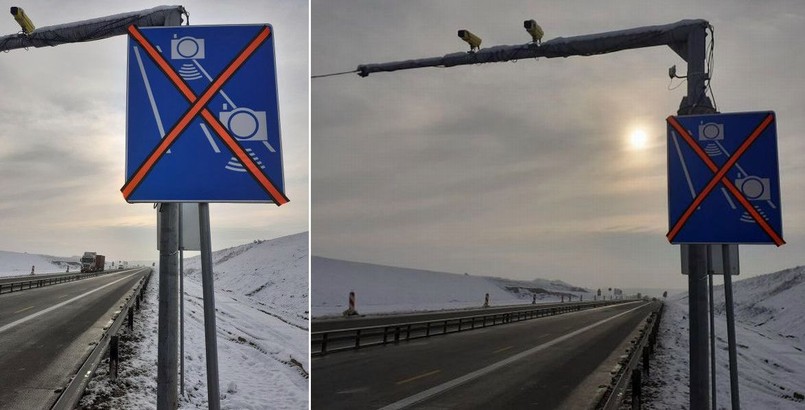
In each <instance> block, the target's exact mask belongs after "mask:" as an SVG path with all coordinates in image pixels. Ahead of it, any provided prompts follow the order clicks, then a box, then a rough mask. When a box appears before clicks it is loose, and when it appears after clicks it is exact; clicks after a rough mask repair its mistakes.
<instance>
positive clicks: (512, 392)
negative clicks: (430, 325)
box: [311, 302, 656, 409]
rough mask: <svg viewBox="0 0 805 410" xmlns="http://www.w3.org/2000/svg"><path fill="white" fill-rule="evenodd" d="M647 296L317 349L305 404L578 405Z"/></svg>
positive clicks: (588, 397) (636, 320) (641, 313)
mask: <svg viewBox="0 0 805 410" xmlns="http://www.w3.org/2000/svg"><path fill="white" fill-rule="evenodd" d="M655 307H656V306H655V305H654V304H652V303H645V302H634V303H624V304H619V305H612V306H607V307H603V308H596V309H590V310H584V311H580V312H575V313H568V314H565V315H560V316H552V317H545V318H541V319H535V320H529V321H523V322H518V323H514V324H510V325H507V326H497V327H490V328H486V329H481V330H476V331H473V332H466V333H457V334H453V335H449V336H446V337H434V338H428V339H420V340H417V341H413V342H409V343H401V344H399V345H396V346H393V345H390V346H384V347H374V348H367V349H362V350H357V351H352V352H345V353H339V354H334V355H327V356H322V357H317V358H314V359H313V360H312V363H311V366H312V369H311V395H312V397H311V399H312V400H311V405H312V408H314V409H377V408H387V409H394V408H406V407H410V406H415V407H416V408H434V409H436V408H438V409H442V408H461V409H465V408H468V409H472V408H478V409H480V408H506V409H517V408H539V409H554V408H565V409H575V408H585V407H586V406H588V405H589V403H590V402H591V401H592V400H593V397H594V396H595V394H596V390H597V386H598V385H599V384H601V383H603V382H608V379H609V377H610V375H609V370H610V369H611V368H612V366H614V364H615V362H616V360H617V357H618V356H619V355H620V354H622V353H621V352H620V348H622V347H623V346H624V344H625V343H628V339H629V336H630V335H632V334H633V333H634V332H635V329H636V328H637V326H638V325H639V324H640V323H641V322H643V321H644V320H645V318H646V317H647V316H648V315H649V313H650V312H651V311H652V310H653V309H654V308H655Z"/></svg>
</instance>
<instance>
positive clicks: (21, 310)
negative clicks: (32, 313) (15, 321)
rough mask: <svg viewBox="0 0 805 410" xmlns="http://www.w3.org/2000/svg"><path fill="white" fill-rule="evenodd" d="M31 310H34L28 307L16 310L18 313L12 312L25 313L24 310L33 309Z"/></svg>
mask: <svg viewBox="0 0 805 410" xmlns="http://www.w3.org/2000/svg"><path fill="white" fill-rule="evenodd" d="M33 308H34V307H33V306H28V307H27V308H23V309H20V310H18V311H16V312H14V313H20V312H25V311H26V310H28V309H33Z"/></svg>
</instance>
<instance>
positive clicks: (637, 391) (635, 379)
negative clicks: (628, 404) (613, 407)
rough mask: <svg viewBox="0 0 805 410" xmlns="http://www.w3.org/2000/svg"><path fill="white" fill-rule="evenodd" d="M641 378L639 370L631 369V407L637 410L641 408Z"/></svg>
mask: <svg viewBox="0 0 805 410" xmlns="http://www.w3.org/2000/svg"><path fill="white" fill-rule="evenodd" d="M642 385H643V382H642V378H641V376H640V370H639V369H634V370H633V371H632V409H634V410H639V409H642V408H643V391H642V387H643V386H642Z"/></svg>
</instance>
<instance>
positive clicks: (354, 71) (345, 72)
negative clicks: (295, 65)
mask: <svg viewBox="0 0 805 410" xmlns="http://www.w3.org/2000/svg"><path fill="white" fill-rule="evenodd" d="M357 72H358V70H351V71H343V72H340V73H329V74H319V75H311V76H310V78H324V77H333V76H336V75H344V74H353V73H357Z"/></svg>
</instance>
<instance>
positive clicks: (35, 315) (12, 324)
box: [0, 275, 131, 333]
mask: <svg viewBox="0 0 805 410" xmlns="http://www.w3.org/2000/svg"><path fill="white" fill-rule="evenodd" d="M130 277H131V275H129V276H126V277H125V278H120V279H118V280H116V281H114V282H110V283H107V284H106V285H103V286H101V287H99V288H95V289H93V290H91V291H89V292H85V293H82V294H80V295H78V296H76V297H74V298H72V299H68V300H65V301H64V302H61V303H59V304H56V305H53V306H51V307H49V308H47V309H42V310H40V311H39V312H36V313H34V314H31V315H28V316H25V317H24V318H22V319H18V320H15V321H13V322H11V323H9V324H7V325H5V326H3V327H0V333H3V332H5V331H6V330H9V329H11V328H14V327H16V326H18V325H21V324H23V323H25V322H27V321H29V320H31V319H35V318H37V317H39V316H42V315H44V314H45V313H48V312H52V311H54V310H56V309H58V308H60V307H62V306H64V305H66V304H68V303H71V302H74V301H76V300H78V299H81V298H83V297H85V296H89V295H91V294H93V293H95V292H97V291H99V290H101V289H103V288H105V287H109V286H112V285H114V284H115V283H117V282H120V281H121V280H126V279H128V278H130Z"/></svg>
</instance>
